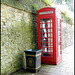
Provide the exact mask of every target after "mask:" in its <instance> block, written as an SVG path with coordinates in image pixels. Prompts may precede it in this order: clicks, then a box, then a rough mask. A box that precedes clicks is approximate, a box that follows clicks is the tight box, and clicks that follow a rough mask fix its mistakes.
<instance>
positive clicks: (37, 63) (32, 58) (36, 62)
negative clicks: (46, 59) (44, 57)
mask: <svg viewBox="0 0 75 75" xmlns="http://www.w3.org/2000/svg"><path fill="white" fill-rule="evenodd" d="M25 54H26V68H27V71H31V72H37V71H39V69H40V67H41V50H37V49H29V50H26V51H25Z"/></svg>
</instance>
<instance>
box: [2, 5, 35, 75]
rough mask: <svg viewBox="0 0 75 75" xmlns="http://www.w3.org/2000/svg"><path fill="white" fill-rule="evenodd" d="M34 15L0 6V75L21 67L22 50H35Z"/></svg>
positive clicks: (6, 74)
mask: <svg viewBox="0 0 75 75" xmlns="http://www.w3.org/2000/svg"><path fill="white" fill-rule="evenodd" d="M33 16H35V15H34V14H31V13H27V12H24V11H20V10H17V9H14V8H12V7H9V6H6V5H3V4H2V5H1V73H2V75H8V74H10V73H12V72H14V71H16V70H18V69H20V68H22V65H23V53H24V50H27V49H31V48H35V45H36V44H35V33H34V32H36V31H35V29H36V28H35V26H34V23H32V22H33V19H34V18H33Z"/></svg>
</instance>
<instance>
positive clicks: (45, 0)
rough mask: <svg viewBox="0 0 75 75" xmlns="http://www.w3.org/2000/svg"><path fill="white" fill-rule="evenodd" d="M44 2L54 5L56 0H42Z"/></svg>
mask: <svg viewBox="0 0 75 75" xmlns="http://www.w3.org/2000/svg"><path fill="white" fill-rule="evenodd" d="M42 1H43V2H45V3H46V4H48V5H49V6H53V4H54V3H55V0H54V1H52V0H42Z"/></svg>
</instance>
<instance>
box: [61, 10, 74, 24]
mask: <svg viewBox="0 0 75 75" xmlns="http://www.w3.org/2000/svg"><path fill="white" fill-rule="evenodd" d="M62 21H66V22H67V23H69V24H71V25H73V18H72V17H70V15H69V14H68V12H67V11H63V12H62Z"/></svg>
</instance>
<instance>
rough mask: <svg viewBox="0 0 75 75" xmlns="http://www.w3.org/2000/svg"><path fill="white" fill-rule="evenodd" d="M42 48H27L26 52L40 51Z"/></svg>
mask: <svg viewBox="0 0 75 75" xmlns="http://www.w3.org/2000/svg"><path fill="white" fill-rule="evenodd" d="M40 51H42V50H38V49H29V50H26V51H25V52H40Z"/></svg>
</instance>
